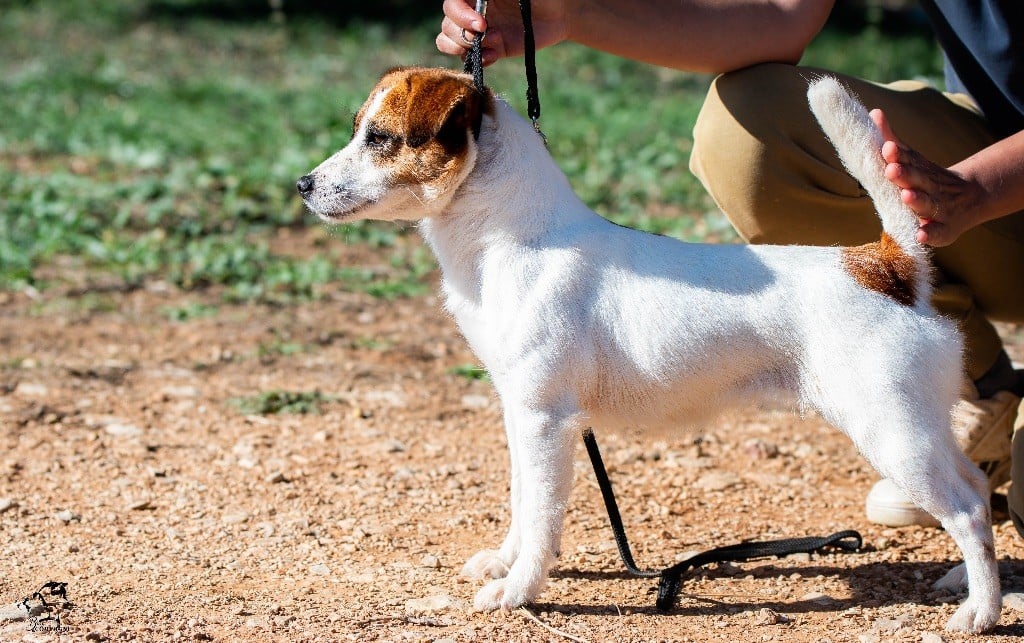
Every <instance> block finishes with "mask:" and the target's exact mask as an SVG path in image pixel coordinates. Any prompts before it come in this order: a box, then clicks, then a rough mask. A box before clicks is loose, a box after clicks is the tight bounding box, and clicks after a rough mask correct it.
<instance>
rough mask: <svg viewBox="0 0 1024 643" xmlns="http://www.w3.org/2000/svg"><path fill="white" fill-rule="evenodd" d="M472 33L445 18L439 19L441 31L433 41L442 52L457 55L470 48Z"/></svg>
mask: <svg viewBox="0 0 1024 643" xmlns="http://www.w3.org/2000/svg"><path fill="white" fill-rule="evenodd" d="M463 34H465V35H463ZM473 35H474V34H473V32H471V31H463V29H462V28H461V27H459V26H457V25H456V24H455V23H454V22H452V21H451V20H449V19H448V18H445V19H444V20H442V21H441V33H439V34H438V35H437V38H436V39H435V43H436V44H437V48H438V49H439V50H440V51H441V52H442V53H446V54H453V55H456V56H459V55H462V54H463V53H465V52H466V50H467V49H469V48H470V46H471V45H472V43H473V40H472V39H473Z"/></svg>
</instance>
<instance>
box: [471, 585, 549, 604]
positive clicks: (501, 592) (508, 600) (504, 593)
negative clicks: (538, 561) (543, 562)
mask: <svg viewBox="0 0 1024 643" xmlns="http://www.w3.org/2000/svg"><path fill="white" fill-rule="evenodd" d="M535 585H536V587H533V586H532V585H531V584H530V583H517V582H513V581H512V580H511V579H510V578H507V577H506V578H499V579H497V580H492V581H491V582H489V583H487V584H486V585H484V587H483V589H481V590H480V591H479V592H477V593H476V598H474V599H473V607H474V608H476V609H477V610H478V611H481V612H493V611H495V610H499V609H500V610H504V611H506V612H509V611H511V610H514V609H516V608H517V607H520V606H522V605H526V604H527V603H529V602H530V601H531V600H533V599H534V598H535V597H536V596H537V595H538V594H539V593H540V590H541V587H542V586H543V580H541V582H539V583H535Z"/></svg>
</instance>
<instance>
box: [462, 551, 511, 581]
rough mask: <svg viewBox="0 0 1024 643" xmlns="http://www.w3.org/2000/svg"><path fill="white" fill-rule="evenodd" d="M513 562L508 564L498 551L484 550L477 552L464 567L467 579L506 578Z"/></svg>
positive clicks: (464, 574) (463, 570) (463, 573)
mask: <svg viewBox="0 0 1024 643" xmlns="http://www.w3.org/2000/svg"><path fill="white" fill-rule="evenodd" d="M510 567H511V561H508V562H506V561H505V559H504V558H503V557H502V555H501V551H500V550H498V549H484V550H483V551H479V552H477V553H476V554H475V555H474V556H473V557H472V558H470V559H469V560H468V561H466V564H465V565H463V566H462V575H463V576H465V577H466V578H505V576H508V570H509V568H510Z"/></svg>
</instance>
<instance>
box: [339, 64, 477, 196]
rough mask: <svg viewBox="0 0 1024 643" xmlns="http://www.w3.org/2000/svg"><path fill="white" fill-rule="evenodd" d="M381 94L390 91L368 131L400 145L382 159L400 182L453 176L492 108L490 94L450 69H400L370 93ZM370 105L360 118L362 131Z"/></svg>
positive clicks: (424, 181) (356, 125)
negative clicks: (473, 134) (472, 134)
mask: <svg viewBox="0 0 1024 643" xmlns="http://www.w3.org/2000/svg"><path fill="white" fill-rule="evenodd" d="M381 91H387V92H388V93H387V96H386V97H385V98H384V101H383V102H382V103H381V106H380V108H379V109H378V110H376V112H375V113H374V114H373V116H372V119H373V120H372V122H371V123H370V125H369V127H370V128H371V129H373V130H375V131H378V132H381V133H385V134H389V135H391V136H394V137H396V144H395V145H393V146H390V147H387V148H385V149H384V150H382V152H381V156H380V157H378V161H379V162H380V163H381V165H388V166H390V167H391V168H392V170H393V172H394V174H393V175H392V176H393V179H394V181H395V182H396V183H419V184H424V183H431V182H435V181H439V180H440V181H443V180H444V177H445V176H450V175H451V174H452V171H453V170H455V169H456V168H457V167H459V166H461V164H462V162H463V161H464V159H465V153H466V150H467V148H468V146H469V140H468V136H469V134H468V132H469V130H475V129H476V128H477V127H479V122H480V118H481V114H482V113H491V111H492V109H493V105H492V104H491V97H490V95H489V94H488V95H486V96H484V95H481V94H479V93H478V92H477V91H476V88H475V87H474V86H473V82H472V79H471V78H470V77H469V76H465V75H461V74H454V73H452V72H450V71H447V70H439V69H425V68H410V69H395V70H392V71H390V72H388V73H387V74H385V75H384V77H383V78H381V80H380V82H378V84H377V87H376V88H375V89H374V91H373V92H372V93H371V94H370V95H371V97H373V96H377V95H378V94H379V92H381ZM371 102H372V98H371V100H368V101H367V102H366V104H365V105H363V107H362V108H361V109H360V110H359V113H358V114H357V115H356V119H355V127H356V128H357V129H358V127H359V125H360V123H361V122H362V120H363V119H364V118H366V110H367V106H368V105H369V104H370V103H371Z"/></svg>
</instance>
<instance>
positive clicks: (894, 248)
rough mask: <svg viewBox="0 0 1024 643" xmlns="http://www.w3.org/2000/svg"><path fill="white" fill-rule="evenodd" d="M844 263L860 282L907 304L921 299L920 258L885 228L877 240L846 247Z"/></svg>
mask: <svg viewBox="0 0 1024 643" xmlns="http://www.w3.org/2000/svg"><path fill="white" fill-rule="evenodd" d="M843 267H844V268H845V269H846V271H847V272H848V273H850V274H851V275H852V276H853V278H854V279H856V280H857V282H858V283H859V284H860V285H862V286H864V287H865V288H868V289H870V290H874V291H876V292H880V293H882V294H883V295H886V296H888V297H892V298H893V299H895V300H896V301H898V302H899V303H901V304H903V305H904V306H913V305H914V303H915V302H916V301H917V292H916V290H917V288H916V281H915V280H916V278H917V270H918V267H917V262H916V261H915V260H914V258H913V257H911V256H909V255H908V254H907V253H905V252H903V248H901V247H900V246H899V244H898V243H896V241H895V240H894V239H893V238H892V237H890V236H889V235H888V234H886V233H884V232H883V233H882V238H881V239H880V240H879V241H876V242H874V243H868V244H865V245H863V246H856V247H854V248H843Z"/></svg>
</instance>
